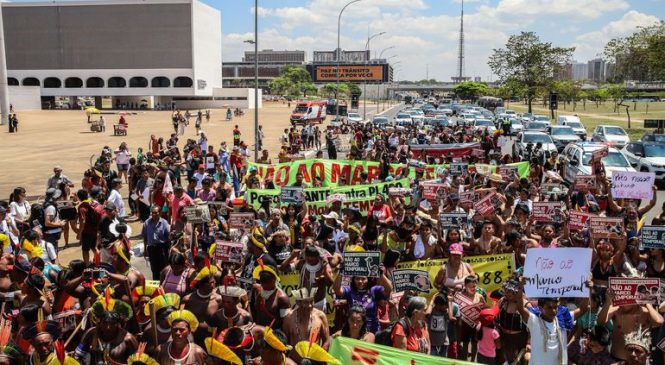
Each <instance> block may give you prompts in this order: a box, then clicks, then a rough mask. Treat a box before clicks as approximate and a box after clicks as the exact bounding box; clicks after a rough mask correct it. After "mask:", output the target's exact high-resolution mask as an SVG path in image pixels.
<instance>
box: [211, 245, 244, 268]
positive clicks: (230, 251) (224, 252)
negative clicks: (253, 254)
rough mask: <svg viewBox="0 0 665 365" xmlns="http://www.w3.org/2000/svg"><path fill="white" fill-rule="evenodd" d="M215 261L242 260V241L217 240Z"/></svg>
mask: <svg viewBox="0 0 665 365" xmlns="http://www.w3.org/2000/svg"><path fill="white" fill-rule="evenodd" d="M215 262H219V263H225V262H230V263H235V264H239V263H241V262H242V242H228V241H217V242H215Z"/></svg>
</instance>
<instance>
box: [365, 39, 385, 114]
mask: <svg viewBox="0 0 665 365" xmlns="http://www.w3.org/2000/svg"><path fill="white" fill-rule="evenodd" d="M384 34H386V32H380V33H376V34H373V35H372V36H371V37H367V43H365V54H367V51H368V50H369V42H370V41H371V40H372V39H374V38H376V37H378V36H380V35H384ZM370 52H371V51H370ZM368 58H369V57H368ZM368 62H369V59H367V60H365V66H367V63H368ZM366 117H367V78H365V82H364V83H363V119H366Z"/></svg>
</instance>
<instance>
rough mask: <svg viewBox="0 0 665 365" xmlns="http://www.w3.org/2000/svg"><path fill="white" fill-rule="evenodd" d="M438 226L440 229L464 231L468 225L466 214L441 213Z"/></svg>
mask: <svg viewBox="0 0 665 365" xmlns="http://www.w3.org/2000/svg"><path fill="white" fill-rule="evenodd" d="M439 224H440V225H441V229H451V228H459V229H464V228H466V226H468V225H469V216H468V215H467V214H466V213H441V214H440V215H439Z"/></svg>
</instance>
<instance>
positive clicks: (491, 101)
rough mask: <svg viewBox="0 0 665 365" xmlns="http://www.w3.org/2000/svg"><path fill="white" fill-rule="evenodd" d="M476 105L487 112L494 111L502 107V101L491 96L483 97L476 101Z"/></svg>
mask: <svg viewBox="0 0 665 365" xmlns="http://www.w3.org/2000/svg"><path fill="white" fill-rule="evenodd" d="M477 104H478V106H480V107H483V108H485V109H487V110H491V111H494V109H495V108H499V107H503V99H501V98H495V97H492V96H483V97H481V98H480V99H478V102H477Z"/></svg>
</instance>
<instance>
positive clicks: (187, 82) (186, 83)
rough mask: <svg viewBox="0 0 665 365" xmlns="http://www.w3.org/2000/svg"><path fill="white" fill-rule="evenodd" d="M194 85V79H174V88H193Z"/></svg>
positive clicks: (184, 77) (181, 77)
mask: <svg viewBox="0 0 665 365" xmlns="http://www.w3.org/2000/svg"><path fill="white" fill-rule="evenodd" d="M192 85H194V83H193V82H192V79H191V78H189V77H187V76H178V77H176V78H175V79H173V87H192Z"/></svg>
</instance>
